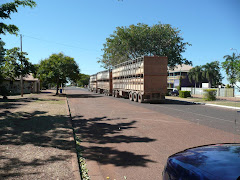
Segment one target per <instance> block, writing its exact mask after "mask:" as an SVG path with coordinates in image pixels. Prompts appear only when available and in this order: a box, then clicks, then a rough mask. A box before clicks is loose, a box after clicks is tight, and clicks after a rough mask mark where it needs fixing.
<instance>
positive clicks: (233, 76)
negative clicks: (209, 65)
mask: <svg viewBox="0 0 240 180" xmlns="http://www.w3.org/2000/svg"><path fill="white" fill-rule="evenodd" d="M223 58H224V59H225V61H224V62H222V68H223V69H224V70H225V71H226V74H227V76H228V78H227V79H228V81H229V82H230V84H231V85H232V86H233V85H236V82H237V81H239V78H240V77H239V74H240V56H237V55H236V54H235V53H233V54H232V56H230V55H226V56H224V57H223ZM236 86H237V85H236Z"/></svg>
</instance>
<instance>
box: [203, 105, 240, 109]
mask: <svg viewBox="0 0 240 180" xmlns="http://www.w3.org/2000/svg"><path fill="white" fill-rule="evenodd" d="M205 105H206V106H214V107H221V108H228V109H234V110H240V108H239V107H233V106H223V105H217V104H205Z"/></svg>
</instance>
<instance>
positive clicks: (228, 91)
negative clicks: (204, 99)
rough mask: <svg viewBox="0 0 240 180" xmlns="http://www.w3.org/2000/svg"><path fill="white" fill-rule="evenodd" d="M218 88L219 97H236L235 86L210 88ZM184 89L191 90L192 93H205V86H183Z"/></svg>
mask: <svg viewBox="0 0 240 180" xmlns="http://www.w3.org/2000/svg"><path fill="white" fill-rule="evenodd" d="M210 89H215V90H217V97H234V88H210ZM181 90H182V91H191V94H192V95H203V90H204V89H203V88H192V87H181Z"/></svg>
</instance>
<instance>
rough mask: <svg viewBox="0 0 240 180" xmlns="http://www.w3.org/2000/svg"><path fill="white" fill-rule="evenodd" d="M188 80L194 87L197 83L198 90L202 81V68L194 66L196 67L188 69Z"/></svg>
mask: <svg viewBox="0 0 240 180" xmlns="http://www.w3.org/2000/svg"><path fill="white" fill-rule="evenodd" d="M188 79H189V81H190V82H191V83H192V82H193V81H194V82H195V87H196V84H197V83H199V88H200V84H201V83H202V81H203V70H202V66H196V67H194V68H192V69H190V71H189V72H188Z"/></svg>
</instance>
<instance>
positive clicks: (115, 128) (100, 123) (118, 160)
mask: <svg viewBox="0 0 240 180" xmlns="http://www.w3.org/2000/svg"><path fill="white" fill-rule="evenodd" d="M123 119H124V118H123ZM123 119H122V118H116V119H110V118H107V117H95V118H92V119H84V117H83V116H76V117H74V118H73V121H72V122H73V126H74V129H75V133H76V134H77V135H78V136H79V137H80V139H81V140H82V141H83V142H87V143H91V144H92V145H90V146H84V145H81V146H82V149H83V151H84V152H83V157H84V158H86V159H89V160H94V161H97V162H98V163H101V164H114V165H115V166H122V167H128V166H142V167H145V166H147V163H150V162H151V163H154V162H155V161H152V160H150V159H148V158H147V155H137V154H135V153H133V152H128V151H120V150H118V149H117V148H114V147H111V146H112V145H113V144H120V143H127V144H130V143H149V142H153V141H155V140H156V139H151V138H148V137H138V136H132V135H123V131H125V130H130V129H133V128H136V127H134V124H135V123H136V121H130V122H119V123H118V122H116V120H123ZM82 144H83V143H82ZM103 146H104V147H103Z"/></svg>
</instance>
